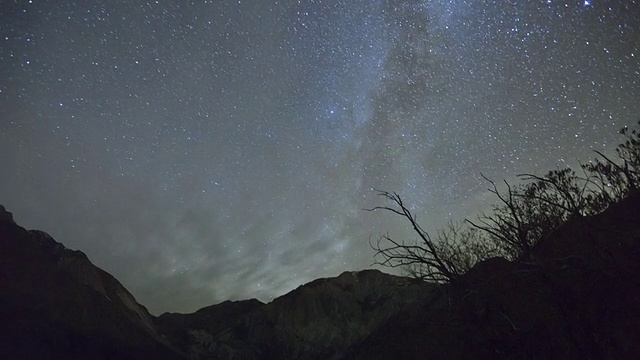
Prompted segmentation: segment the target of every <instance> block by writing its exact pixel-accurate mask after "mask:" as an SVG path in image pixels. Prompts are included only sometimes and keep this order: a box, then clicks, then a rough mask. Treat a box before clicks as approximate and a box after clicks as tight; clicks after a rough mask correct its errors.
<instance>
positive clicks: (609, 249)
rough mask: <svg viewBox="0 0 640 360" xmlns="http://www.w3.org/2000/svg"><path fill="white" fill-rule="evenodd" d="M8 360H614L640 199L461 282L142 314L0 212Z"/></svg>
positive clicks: (632, 299) (297, 292)
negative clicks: (524, 257)
mask: <svg viewBox="0 0 640 360" xmlns="http://www.w3.org/2000/svg"><path fill="white" fill-rule="evenodd" d="M0 253H1V254H2V257H3V259H2V260H3V261H2V262H0V293H1V295H2V296H1V297H0V305H1V306H0V315H2V317H3V319H6V321H4V322H3V326H2V333H0V349H3V350H0V351H2V353H0V355H3V356H4V357H6V358H45V359H46V358H87V357H90V358H96V359H133V358H141V357H146V358H157V359H276V358H289V359H388V358H397V359H413V358H425V357H426V358H436V359H438V358H442V359H451V358H455V359H483V358H486V359H543V358H549V357H551V358H568V359H617V358H633V357H637V356H640V308H639V307H638V306H637V305H638V303H640V276H638V275H640V261H638V260H640V193H638V192H636V193H634V194H631V195H630V196H629V197H627V198H626V199H624V200H623V201H621V202H619V203H616V204H613V205H611V206H610V207H609V208H608V209H607V210H605V211H604V212H602V213H600V214H597V215H594V216H590V217H577V218H575V219H573V220H572V221H570V222H568V223H566V224H564V225H563V226H561V227H560V228H558V229H557V231H555V232H554V234H553V236H551V237H549V238H547V239H545V240H544V241H542V242H540V243H539V244H537V245H536V247H534V249H533V250H532V258H534V259H535V262H527V261H520V262H518V261H515V262H511V261H508V260H505V259H502V258H492V259H487V260H484V261H482V262H480V263H478V264H476V265H475V266H474V267H473V268H472V269H471V270H470V271H469V272H467V273H466V274H465V275H464V276H463V277H462V279H461V281H460V282H459V283H454V284H447V285H435V284H429V283H425V282H423V281H419V280H415V279H410V278H406V277H401V276H396V275H390V274H385V273H383V272H381V271H379V270H371V269H366V270H360V271H346V272H343V273H342V274H340V275H338V276H336V277H331V278H319V279H315V280H313V281H311V282H309V283H307V284H304V285H301V286H299V287H298V288H296V289H294V290H292V291H291V292H289V293H287V294H285V295H283V296H280V297H278V298H276V299H274V300H273V301H271V302H269V303H262V302H260V301H258V300H256V299H249V300H241V301H224V302H222V303H219V304H215V305H211V306H206V307H203V308H201V309H199V310H197V311H195V312H193V313H188V314H180V313H164V314H162V315H160V316H158V317H156V316H153V315H151V314H149V312H148V311H147V309H146V308H145V307H144V306H143V305H141V304H139V303H138V302H137V301H136V300H135V297H134V296H133V295H132V294H131V293H130V292H129V291H128V290H127V289H126V288H124V286H122V284H120V283H119V282H118V281H117V279H115V278H114V277H113V276H111V275H110V274H108V273H107V272H105V271H103V270H101V269H100V268H98V267H96V266H95V265H93V264H92V263H91V262H90V260H89V259H88V257H87V256H86V255H85V254H84V253H82V252H81V251H78V250H70V249H67V248H66V247H64V245H62V244H61V243H59V242H57V241H55V240H54V239H53V238H52V237H51V236H49V235H48V234H47V233H45V232H43V231H39V230H26V229H24V228H22V227H20V226H19V225H17V224H16V223H15V221H14V220H13V215H12V214H11V213H9V212H8V211H6V209H5V208H4V207H2V206H0Z"/></svg>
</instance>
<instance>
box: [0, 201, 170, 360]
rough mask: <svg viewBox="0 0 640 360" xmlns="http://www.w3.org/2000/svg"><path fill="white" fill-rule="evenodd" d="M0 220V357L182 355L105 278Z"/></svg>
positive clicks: (45, 239) (79, 257) (43, 237)
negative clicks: (0, 320)
mask: <svg viewBox="0 0 640 360" xmlns="http://www.w3.org/2000/svg"><path fill="white" fill-rule="evenodd" d="M6 214H10V213H7V212H6V211H4V210H3V211H2V212H0V254H1V255H0V256H1V261H0V313H1V316H0V317H1V318H2V319H3V320H2V325H1V329H2V330H1V333H0V356H1V357H2V358H39V359H46V358H56V359H59V358H92V359H127V358H131V359H133V358H148V357H149V356H151V357H153V358H160V359H176V358H181V357H182V356H181V355H180V354H179V353H178V352H177V351H175V350H174V349H172V347H171V346H170V345H169V344H168V343H167V342H166V341H165V340H164V339H163V338H162V337H161V336H160V334H159V332H158V331H157V329H156V326H155V324H154V322H153V318H152V316H151V315H150V314H149V313H148V311H147V310H146V308H144V306H142V305H140V304H138V303H137V302H136V300H135V298H134V297H133V296H132V295H131V293H129V291H127V290H126V289H125V288H124V287H123V286H122V284H120V283H119V282H118V281H117V280H116V279H115V278H114V277H113V276H111V275H110V274H108V273H106V272H105V271H103V270H101V269H99V268H98V267H96V266H94V265H93V264H92V263H91V262H90V261H89V259H88V258H87V256H86V255H85V254H84V253H82V252H80V251H73V250H69V249H67V248H65V247H64V245H62V244H60V243H59V242H56V241H55V240H54V239H53V238H52V237H51V236H49V235H48V234H47V233H45V232H42V231H36V230H30V231H27V230H25V229H23V228H22V227H20V226H17V225H16V224H15V223H14V222H13V220H12V218H11V217H9V216H7V215H6Z"/></svg>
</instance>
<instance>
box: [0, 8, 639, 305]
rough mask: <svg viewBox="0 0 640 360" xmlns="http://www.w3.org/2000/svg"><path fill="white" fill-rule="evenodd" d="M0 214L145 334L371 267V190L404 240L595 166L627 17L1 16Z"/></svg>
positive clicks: (630, 24) (437, 12)
mask: <svg viewBox="0 0 640 360" xmlns="http://www.w3.org/2000/svg"><path fill="white" fill-rule="evenodd" d="M0 64H1V67H0V203H1V204H3V205H5V206H6V207H7V209H8V210H9V211H12V212H13V213H14V215H15V218H16V220H17V222H18V223H20V224H21V225H23V226H25V227H28V228H38V229H42V230H45V231H47V232H49V233H50V234H51V235H52V236H54V238H56V239H57V240H58V241H61V242H63V243H64V244H65V245H66V246H68V247H70V248H74V249H80V250H82V251H84V252H85V253H87V255H88V256H89V257H90V259H91V260H92V261H93V262H94V263H95V264H96V265H98V266H100V267H102V268H104V269H105V270H107V271H108V272H110V273H112V274H113V275H114V276H116V277H117V278H118V279H119V280H121V281H122V282H123V284H124V285H125V286H126V287H127V288H129V289H130V290H131V291H132V293H133V294H134V295H135V296H136V298H137V299H138V300H139V301H140V302H142V303H143V304H145V305H147V306H148V307H149V309H150V310H151V311H152V312H153V313H156V314H159V313H161V312H164V311H182V312H187V311H194V310H196V309H198V308H199V307H202V306H205V305H210V304H213V303H217V302H220V301H223V300H226V299H244V298H251V297H257V298H259V299H261V300H263V301H269V300H270V299H272V298H273V297H275V296H279V295H282V294H284V293H286V292H287V291H290V290H292V289H294V288H295V287H297V286H299V285H300V284H303V283H305V282H308V281H310V280H312V279H314V278H317V277H324V276H335V275H338V274H339V273H341V272H342V271H345V270H357V269H363V268H366V267H368V266H369V265H370V264H371V262H372V251H371V249H370V248H369V245H368V239H369V237H370V236H373V237H374V238H375V237H376V236H378V235H379V234H380V233H382V232H386V231H389V232H390V233H391V234H392V235H393V236H394V237H397V238H404V239H411V237H412V235H411V232H410V231H409V230H408V229H406V228H405V227H404V224H403V223H402V222H401V220H402V219H395V218H390V216H389V214H380V213H371V212H366V211H363V210H362V209H363V208H367V207H371V206H375V205H380V204H381V203H380V201H381V199H379V198H378V197H377V196H376V193H375V191H373V190H372V189H373V188H376V189H383V190H392V191H397V192H399V193H400V194H401V195H402V196H403V197H404V198H405V199H406V200H407V202H408V203H410V204H411V207H412V209H414V210H415V211H416V213H417V214H418V220H419V221H421V222H422V224H423V225H424V227H425V228H427V229H435V228H436V227H438V226H441V225H442V224H444V223H445V222H446V221H448V220H452V219H461V218H464V217H471V216H473V215H474V214H475V213H477V211H478V210H480V209H483V208H486V207H487V206H489V205H490V204H491V202H492V198H491V197H490V196H489V194H488V193H487V191H486V188H487V186H486V184H485V183H483V182H482V179H481V175H480V173H482V174H484V175H486V176H488V177H489V178H493V179H509V180H510V181H515V178H514V175H515V174H518V173H520V172H523V171H527V172H538V173H541V172H543V171H545V170H547V169H552V168H555V167H557V166H559V167H563V166H567V165H574V164H575V163H577V161H578V160H582V161H586V160H588V159H589V158H590V157H592V156H593V152H592V150H602V151H611V149H613V148H614V147H615V145H616V144H617V142H618V141H619V138H618V137H617V130H618V129H619V128H621V127H622V126H626V125H632V124H634V123H635V122H636V121H637V120H638V118H639V117H640V116H639V114H640V112H639V110H640V3H637V2H636V1H595V0H594V1H590V2H588V1H564V2H561V1H555V0H554V1H551V0H547V1H498V2H485V1H462V0H460V1H456V0H453V1H442V0H440V1H415V0H410V1H391V0H389V1H370V0H367V1H364V0H354V1H338V0H336V1H310V0H306V1H278V2H275V1H257V0H255V1H233V2H232V1H190V2H186V1H162V0H159V1H146V2H142V1H140V2H136V1H122V0H118V1H115V0H114V1H105V2H102V1H100V2H98V1H93V0H87V1H76V2H74V1H64V2H61V1H38V0H32V1H22V0H21V1H17V0H16V1H3V2H0Z"/></svg>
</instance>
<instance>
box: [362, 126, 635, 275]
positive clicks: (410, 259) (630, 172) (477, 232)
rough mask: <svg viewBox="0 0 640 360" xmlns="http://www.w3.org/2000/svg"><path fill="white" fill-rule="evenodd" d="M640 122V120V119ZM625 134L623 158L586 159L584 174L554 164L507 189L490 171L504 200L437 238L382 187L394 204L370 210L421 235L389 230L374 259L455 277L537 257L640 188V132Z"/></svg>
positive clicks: (412, 272) (373, 244)
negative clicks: (546, 243) (486, 264)
mask: <svg viewBox="0 0 640 360" xmlns="http://www.w3.org/2000/svg"><path fill="white" fill-rule="evenodd" d="M638 125H640V121H639V122H638ZM620 134H621V135H622V136H623V137H624V138H625V140H624V141H623V142H622V143H621V144H619V145H618V147H617V148H616V149H615V157H616V158H617V159H615V158H614V159H612V158H611V157H608V156H605V155H604V154H603V153H602V152H599V151H596V154H597V155H598V156H599V158H598V157H596V158H595V159H593V160H592V161H590V162H589V163H587V164H581V166H580V168H581V170H582V173H581V174H580V175H578V174H577V173H576V172H575V171H574V170H572V169H571V168H568V167H567V168H562V169H560V168H559V169H556V170H551V171H549V172H547V173H546V174H544V175H542V176H539V175H535V174H520V175H518V177H519V178H520V180H521V181H522V182H521V183H520V184H518V185H515V186H513V185H511V184H509V183H508V182H507V181H504V184H505V186H506V190H505V191H500V190H499V189H498V186H497V185H496V183H495V182H494V181H492V180H490V179H488V178H487V177H485V176H484V175H483V178H484V179H485V180H486V181H487V182H488V183H489V184H490V188H489V191H490V192H491V193H493V194H494V195H495V196H496V197H497V199H498V203H497V204H495V205H494V206H493V207H492V211H491V212H490V213H481V214H480V215H478V217H477V218H476V219H475V220H465V221H464V222H460V223H453V222H452V223H449V224H448V225H447V226H446V227H445V228H444V229H440V230H437V231H436V233H435V235H434V236H431V235H430V234H429V233H428V232H427V231H426V230H424V229H423V228H422V227H421V226H420V224H418V222H417V221H416V216H415V214H413V213H412V212H411V211H410V210H409V208H408V207H407V206H406V205H405V203H404V201H403V199H402V198H401V197H400V195H399V194H397V193H395V192H387V191H378V194H379V195H380V196H382V197H383V198H385V200H387V201H388V202H390V203H391V204H390V205H389V206H377V207H374V208H372V209H366V210H368V211H375V210H385V211H389V212H391V213H393V214H396V215H399V216H401V217H403V218H405V219H406V220H408V221H409V223H410V225H411V227H412V229H413V230H414V232H415V233H416V234H417V235H418V241H415V242H405V241H398V240H395V239H394V238H392V237H391V236H390V235H389V234H385V235H383V236H381V237H379V238H378V239H377V241H375V242H372V241H370V245H371V247H372V248H373V249H374V251H375V255H374V264H379V265H383V266H388V267H401V268H403V269H404V271H405V272H406V273H407V275H409V276H412V277H415V278H419V279H423V280H426V281H431V282H437V283H443V282H455V281H457V280H458V279H459V278H460V277H461V276H462V275H463V274H464V273H465V272H466V271H468V270H469V269H470V268H471V267H473V266H474V265H475V264H476V263H478V262H480V261H482V260H485V259H488V258H490V257H495V256H501V257H505V258H507V259H509V260H513V261H525V262H535V259H533V258H532V250H533V248H534V247H535V246H536V244H538V243H539V242H540V241H541V240H543V239H545V238H547V237H549V236H550V235H551V234H553V233H554V232H555V231H556V230H557V229H558V228H559V227H560V226H561V225H563V224H565V223H566V222H567V221H569V220H571V219H576V218H583V217H585V216H590V215H595V214H598V213H600V212H602V211H604V210H605V209H606V208H607V207H608V206H609V205H611V204H613V203H616V202H619V201H620V200H622V199H624V198H625V197H627V196H629V195H630V194H632V193H634V192H637V191H638V188H639V187H640V132H639V131H638V130H637V129H633V130H630V129H629V128H624V129H622V130H620Z"/></svg>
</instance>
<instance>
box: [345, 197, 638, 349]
mask: <svg viewBox="0 0 640 360" xmlns="http://www.w3.org/2000/svg"><path fill="white" fill-rule="evenodd" d="M441 291H442V293H441V295H440V296H439V297H436V298H434V299H433V301H431V302H427V303H424V305H423V308H422V310H421V311H418V312H416V313H414V314H413V316H411V317H405V318H403V319H396V320H394V321H390V322H388V323H387V324H385V326H384V327H382V328H380V329H379V330H378V331H376V333H374V334H372V335H371V336H370V337H369V338H368V339H367V340H366V341H364V342H362V343H360V344H358V345H357V346H356V347H354V348H352V349H351V350H352V351H351V353H350V354H349V356H348V357H349V358H353V359H390V358H396V359H397V358H403V359H418V358H425V359H638V358H640V194H639V193H636V194H635V195H633V196H630V197H628V198H627V199H625V200H623V201H622V202H620V203H618V204H614V205H612V206H611V207H610V208H609V209H607V210H606V211H605V212H603V213H601V214H598V215H595V216H592V217H583V218H576V219H573V220H572V221H570V222H568V223H566V224H565V225H563V226H562V227H561V228H559V229H558V230H557V231H556V232H555V233H554V234H553V235H552V236H551V237H549V238H547V239H546V240H545V241H543V242H542V243H540V244H539V245H538V246H537V247H536V248H535V249H534V256H533V261H531V262H528V263H522V262H521V263H510V262H508V261H506V260H504V259H499V258H496V259H490V260H488V261H485V262H483V263H480V264H478V265H477V266H476V267H475V268H473V269H472V270H471V271H469V272H468V273H467V274H466V275H465V277H464V279H463V281H462V282H461V283H460V284H457V285H455V286H446V287H442V288H441Z"/></svg>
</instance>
